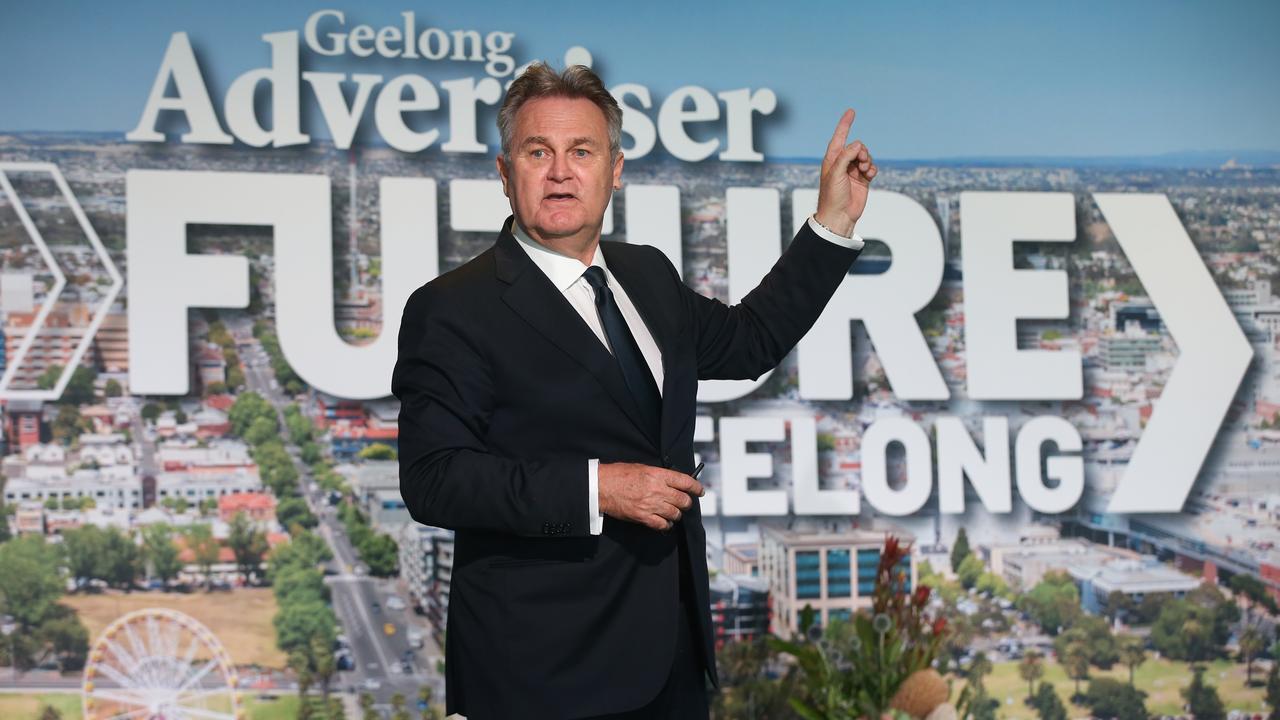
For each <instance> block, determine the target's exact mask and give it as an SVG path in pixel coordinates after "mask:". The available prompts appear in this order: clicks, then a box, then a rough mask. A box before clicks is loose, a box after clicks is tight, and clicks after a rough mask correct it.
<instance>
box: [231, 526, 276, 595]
mask: <svg viewBox="0 0 1280 720" xmlns="http://www.w3.org/2000/svg"><path fill="white" fill-rule="evenodd" d="M227 545H228V546H229V547H230V548H231V551H232V552H233V553H235V556H236V568H237V569H238V570H239V572H240V574H241V575H242V576H244V579H245V582H246V583H249V582H252V581H253V579H254V578H255V577H256V576H257V574H258V568H259V567H260V566H261V565H262V557H263V556H264V555H266V554H267V550H268V546H267V536H266V533H264V532H262V531H261V530H259V529H257V528H256V527H254V526H253V524H252V523H250V522H249V518H248V517H246V516H245V514H244V513H243V512H238V513H236V514H235V517H233V518H232V519H231V528H230V531H229V533H228V535H227Z"/></svg>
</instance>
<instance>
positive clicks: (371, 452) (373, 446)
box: [357, 442, 396, 460]
mask: <svg viewBox="0 0 1280 720" xmlns="http://www.w3.org/2000/svg"><path fill="white" fill-rule="evenodd" d="M357 456H358V457H359V458H360V459H361V460H395V459H396V451H395V448H393V447H391V446H390V445H387V444H385V443H377V442H376V443H370V444H369V445H366V446H365V447H363V448H361V449H360V452H359V453H357Z"/></svg>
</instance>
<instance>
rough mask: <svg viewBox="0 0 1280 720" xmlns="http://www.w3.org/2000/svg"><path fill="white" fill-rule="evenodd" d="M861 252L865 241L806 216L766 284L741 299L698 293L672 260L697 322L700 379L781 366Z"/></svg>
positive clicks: (746, 375)
mask: <svg viewBox="0 0 1280 720" xmlns="http://www.w3.org/2000/svg"><path fill="white" fill-rule="evenodd" d="M855 237H856V236H855ZM861 252H862V245H861V243H860V242H859V244H858V245H857V246H856V247H849V246H845V245H840V244H837V243H834V242H829V241H827V240H824V239H823V238H821V237H819V236H818V234H817V233H815V232H814V231H813V228H812V227H811V226H810V224H809V223H808V222H805V223H803V224H801V226H800V230H799V231H798V232H797V233H796V236H795V238H794V239H793V240H792V241H791V244H790V245H789V246H787V249H786V250H785V251H784V252H783V253H782V255H781V256H780V257H779V258H778V261H777V262H776V263H774V265H773V267H772V268H771V269H770V270H769V272H768V273H767V274H766V275H765V276H764V279H762V280H761V281H760V284H759V285H757V286H756V287H755V288H754V289H753V290H752V291H751V292H749V293H747V295H746V297H744V298H743V299H742V302H740V303H738V304H736V305H726V304H725V303H723V302H721V301H719V300H716V299H714V298H708V297H705V296H703V295H700V294H698V293H697V292H696V291H694V290H693V288H690V287H689V286H688V285H685V284H684V282H683V281H681V280H680V278H679V276H678V275H676V274H675V268H673V267H671V264H670V263H669V262H668V263H666V265H667V267H668V269H669V270H670V271H671V273H672V275H673V276H674V277H675V280H676V282H677V283H678V284H679V285H680V287H681V289H682V293H683V295H684V302H685V306H686V308H685V309H686V314H687V316H688V317H689V318H690V320H691V322H692V323H693V332H694V338H695V340H694V342H695V344H696V348H697V362H698V379H699V380H754V379H756V378H758V377H760V376H761V375H763V374H764V373H766V372H768V371H769V370H772V369H773V368H775V367H777V366H778V363H780V362H782V359H783V358H784V357H786V355H787V353H788V352H790V351H791V348H793V347H795V345H796V343H798V342H800V339H801V338H802V337H804V334H805V333H807V332H808V331H809V328H811V327H813V324H814V323H815V322H817V321H818V316H819V315H821V314H822V310H823V308H825V307H826V305H827V302H828V301H829V300H830V299H831V296H832V295H834V294H835V291H836V288H838V287H839V286H840V283H841V281H843V280H844V278H845V276H846V275H847V274H848V272H849V267H850V266H851V265H853V261H854V260H855V259H856V258H857V257H858V255H859V254H860V253H861Z"/></svg>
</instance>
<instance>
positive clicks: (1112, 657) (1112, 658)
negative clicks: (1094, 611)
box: [1053, 613, 1120, 670]
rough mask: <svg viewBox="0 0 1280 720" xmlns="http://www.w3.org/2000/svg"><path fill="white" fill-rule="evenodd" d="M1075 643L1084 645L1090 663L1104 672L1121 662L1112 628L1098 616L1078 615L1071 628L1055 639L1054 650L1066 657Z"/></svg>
mask: <svg viewBox="0 0 1280 720" xmlns="http://www.w3.org/2000/svg"><path fill="white" fill-rule="evenodd" d="M1073 642H1079V643H1082V644H1083V645H1084V646H1085V648H1086V649H1087V652H1088V655H1089V663H1090V664H1092V665H1096V666H1097V667H1099V668H1101V669H1103V670H1109V669H1111V666H1112V665H1115V664H1116V663H1117V662H1119V661H1120V648H1119V646H1118V645H1117V643H1116V638H1115V636H1114V635H1112V633H1111V626H1110V625H1108V624H1107V621H1106V620H1104V619H1102V618H1101V617H1098V616H1097V615H1085V614H1083V613H1081V614H1079V615H1077V616H1076V617H1075V619H1073V620H1072V621H1071V627H1070V628H1068V629H1067V631H1066V632H1064V633H1062V634H1061V635H1059V636H1058V637H1057V638H1056V639H1054V643H1053V644H1054V649H1055V650H1056V651H1057V653H1058V654H1059V655H1064V654H1065V653H1066V649H1067V647H1068V646H1070V645H1071V643H1073Z"/></svg>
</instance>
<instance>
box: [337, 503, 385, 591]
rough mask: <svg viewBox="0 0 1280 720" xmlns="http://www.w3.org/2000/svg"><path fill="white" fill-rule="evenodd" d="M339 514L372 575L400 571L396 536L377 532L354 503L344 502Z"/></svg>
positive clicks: (378, 575)
mask: <svg viewBox="0 0 1280 720" xmlns="http://www.w3.org/2000/svg"><path fill="white" fill-rule="evenodd" d="M339 516H340V517H341V518H342V523H343V525H345V526H346V528H347V537H349V538H351V544H352V545H354V546H355V548H356V552H358V553H360V559H361V560H362V561H364V564H365V565H368V566H369V574H370V575H373V576H375V577H390V576H392V575H395V574H396V573H397V572H398V571H399V567H400V548H399V546H398V545H397V544H396V541H395V538H393V537H391V536H390V535H385V534H383V533H380V532H375V531H374V529H373V528H372V527H370V526H369V521H368V519H367V518H365V516H364V513H362V512H360V509H359V508H357V507H356V506H355V505H354V504H353V503H345V504H343V505H342V511H341V513H340V515H339Z"/></svg>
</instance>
